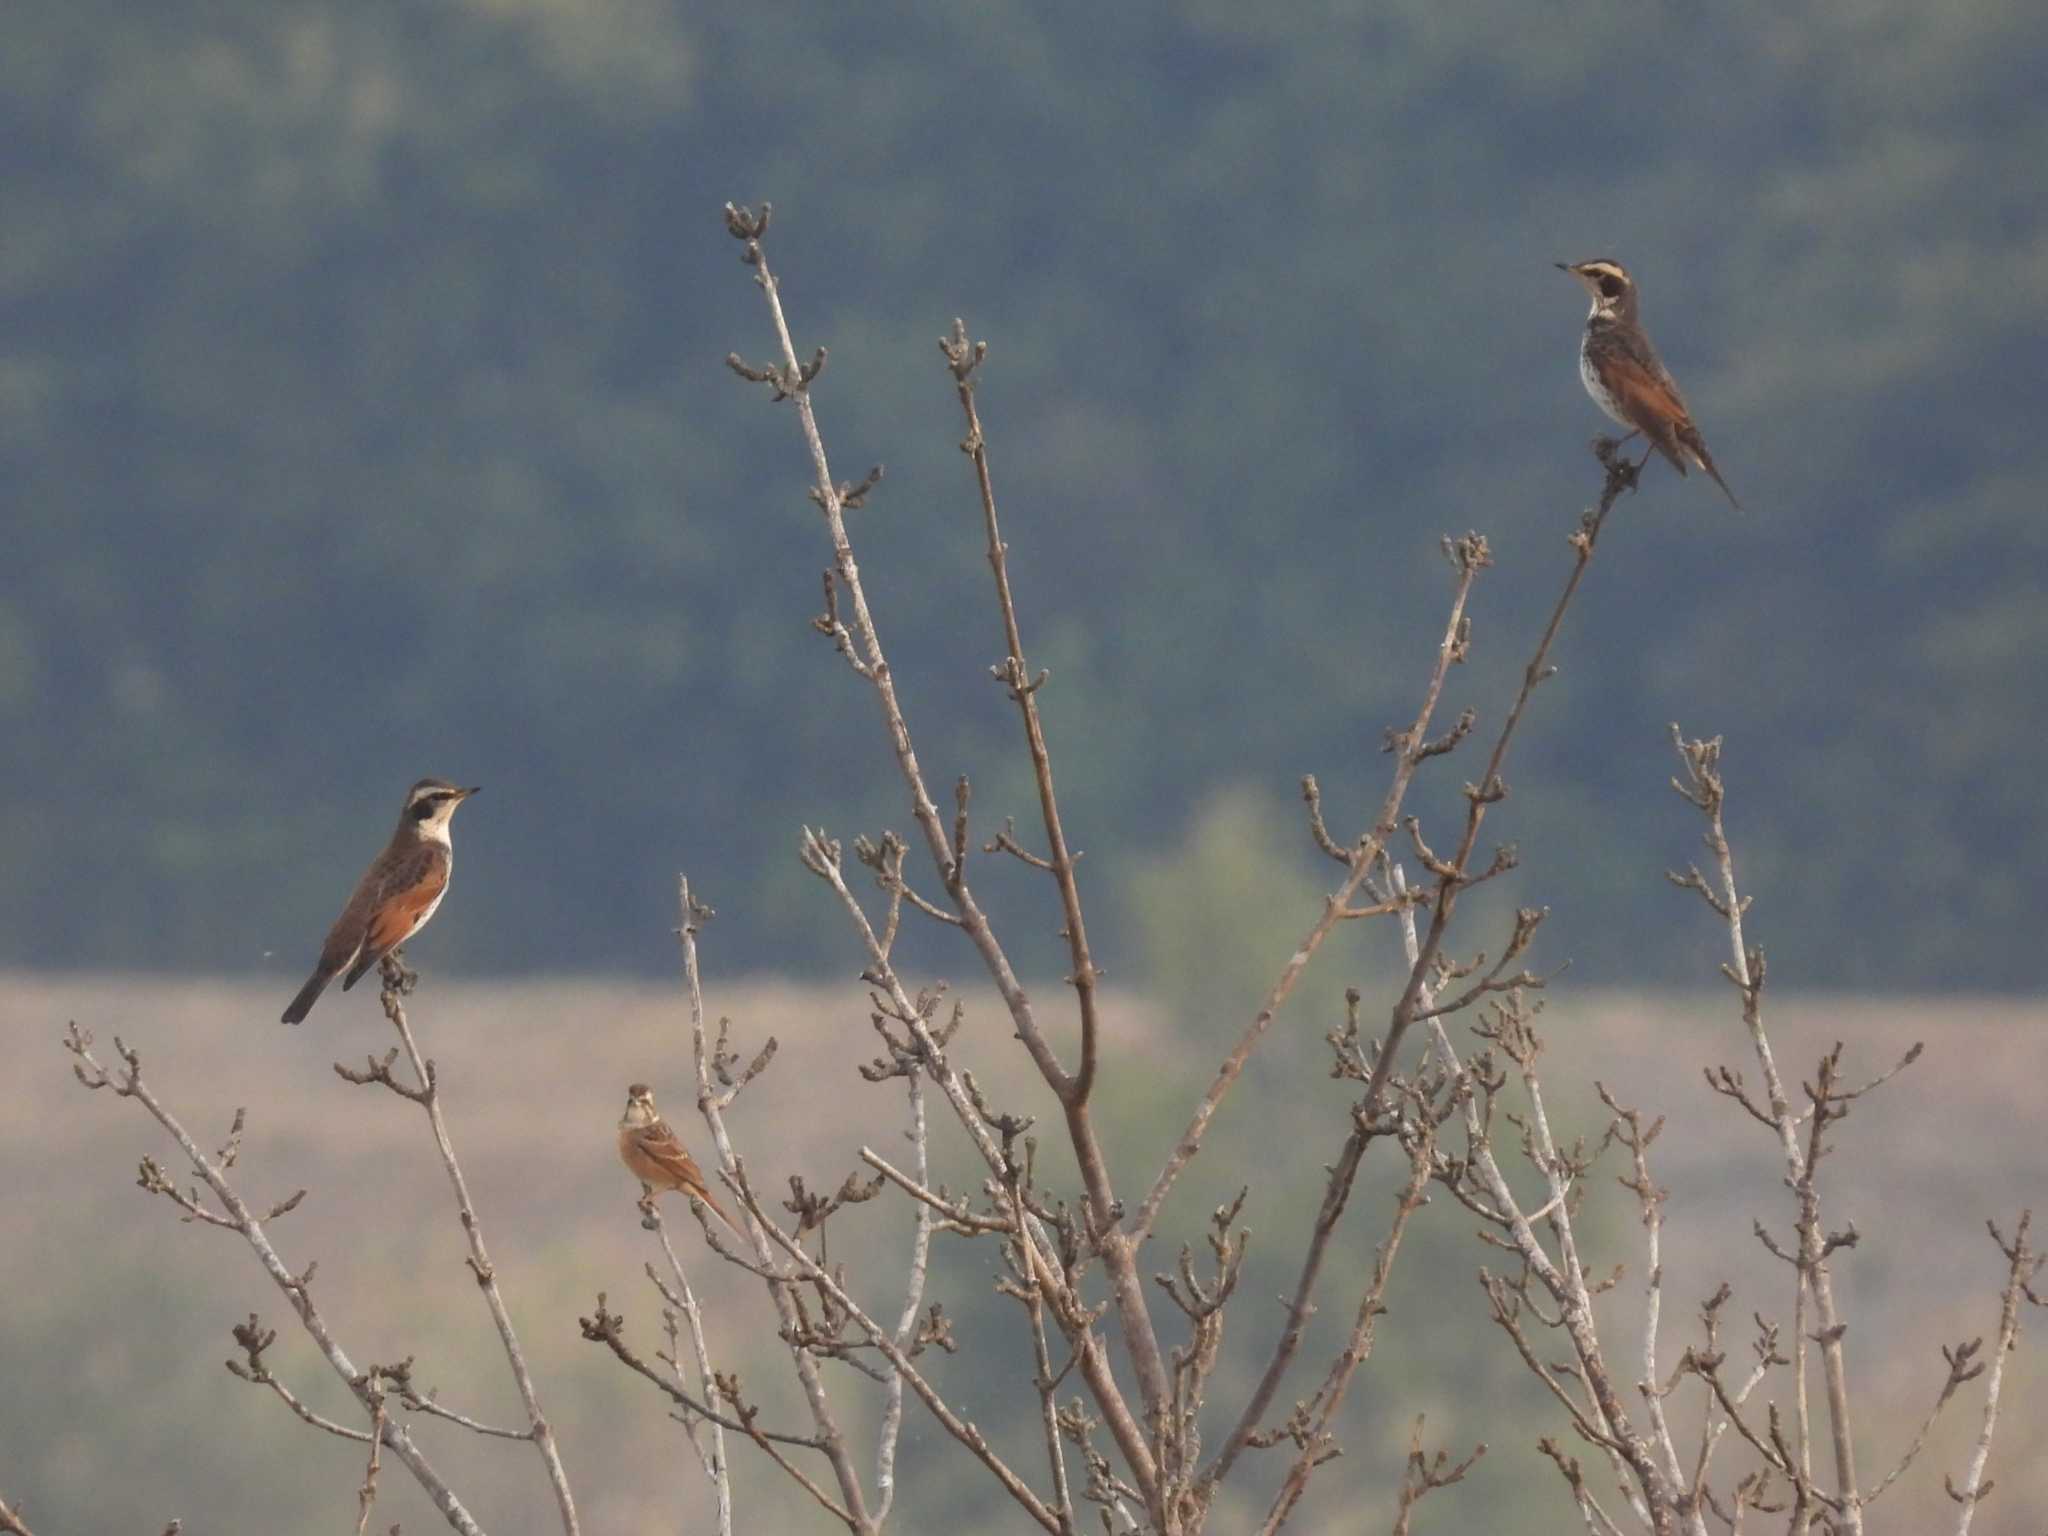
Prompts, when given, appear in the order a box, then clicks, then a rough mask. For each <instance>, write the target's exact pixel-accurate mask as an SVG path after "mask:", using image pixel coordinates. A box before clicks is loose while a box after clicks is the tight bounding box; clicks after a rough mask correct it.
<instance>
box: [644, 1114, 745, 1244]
mask: <svg viewBox="0 0 2048 1536" xmlns="http://www.w3.org/2000/svg"><path fill="white" fill-rule="evenodd" d="M619 1140H620V1150H621V1151H622V1152H624V1153H625V1161H626V1166H627V1167H628V1168H630V1169H632V1170H633V1172H634V1174H635V1175H636V1176H637V1177H638V1178H639V1179H640V1181H641V1182H642V1183H643V1184H650V1185H654V1186H656V1187H657V1188H662V1189H678V1190H681V1191H682V1192H683V1193H685V1194H690V1195H695V1196H696V1197H697V1198H698V1199H699V1200H702V1201H703V1202H704V1203H705V1204H706V1205H708V1206H710V1207H711V1209H712V1210H714V1211H716V1212H717V1213H718V1219H719V1220H720V1221H722V1222H724V1223H725V1224H726V1225H727V1226H728V1227H732V1229H733V1231H735V1232H737V1231H739V1228H738V1227H737V1226H735V1225H734V1224H733V1219H732V1218H731V1217H730V1216H728V1215H726V1213H725V1207H724V1206H722V1205H720V1204H719V1203H718V1200H717V1198H716V1197H715V1196H714V1195H713V1194H712V1193H711V1190H710V1187H709V1186H708V1185H706V1184H705V1182H704V1175H703V1173H702V1172H701V1171H700V1170H699V1169H698V1167H697V1160H696V1159H695V1158H694V1157H692V1156H690V1150H689V1148H687V1147H685V1146H684V1145H683V1143H682V1139H681V1138H680V1137H678V1136H677V1135H676V1133H675V1132H674V1131H673V1130H671V1129H670V1128H669V1123H668V1122H667V1121H666V1120H656V1121H655V1122H654V1123H653V1124H652V1125H649V1126H645V1127H643V1128H642V1129H640V1130H636V1131H626V1132H624V1133H623V1134H622V1135H621V1136H620V1138H619Z"/></svg>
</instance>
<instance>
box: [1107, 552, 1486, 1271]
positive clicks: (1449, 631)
mask: <svg viewBox="0 0 2048 1536" xmlns="http://www.w3.org/2000/svg"><path fill="white" fill-rule="evenodd" d="M1456 547H1457V549H1458V552H1459V559H1458V585H1457V590H1456V591H1455V593H1454V594H1453V595H1452V598H1451V611H1450V617H1449V619H1448V620H1447V621H1446V622H1445V624H1444V632H1443V638H1442V639H1441V640H1440V641H1439V642H1438V643H1437V649H1436V665H1435V668H1434V669H1433V670H1432V671H1431V673H1430V678H1429V683H1428V686H1427V687H1425V688H1424V689H1423V693H1422V703H1421V705H1420V706H1419V707H1418V708H1417V709H1416V712H1415V720H1414V723H1413V724H1412V725H1410V726H1409V728H1408V730H1407V732H1406V733H1405V734H1404V735H1402V736H1400V737H1398V738H1396V739H1397V741H1398V742H1399V744H1400V752H1399V754H1398V756H1397V759H1396V761H1395V764H1394V776H1393V780H1392V782H1391V783H1389V784H1388V786H1387V792H1386V796H1385V798H1384V799H1382V800H1381V802H1380V813H1379V817H1378V819H1377V820H1376V821H1374V823H1373V825H1372V829H1371V830H1370V831H1369V832H1367V833H1366V835H1365V836H1364V837H1362V838H1360V839H1359V841H1358V843H1357V845H1356V846H1355V847H1354V848H1353V849H1352V850H1351V853H1350V861H1351V862H1350V868H1349V869H1348V870H1347V871H1346V872H1345V876H1344V880H1343V883H1342V884H1340V885H1339V886H1338V887H1337V889H1336V890H1334V891H1332V892H1331V893H1330V894H1329V895H1328V896H1327V897H1325V898H1324V900H1323V911H1322V915H1321V916H1320V917H1319V918H1317V919H1316V922H1315V924H1314V926H1312V927H1311V928H1310V929H1309V931H1308V933H1307V935H1306V936H1305V937H1304V938H1303V939H1302V941H1301V943H1300V944H1299V945H1297V946H1296V947H1295V951H1294V953H1293V954H1292V955H1290V956H1289V957H1288V959H1287V963H1286V965H1284V966H1283V967H1281V970H1280V975H1279V977H1278V978H1277V979H1276V980H1275V981H1274V983H1273V985H1272V986H1271V987H1270V988H1268V989H1267V992H1266V996H1265V998H1264V1000H1263V1001H1262V1002H1261V1003H1260V1004H1259V1010H1258V1012H1257V1013H1255V1014H1253V1015H1252V1021H1251V1023H1250V1024H1248V1025H1247V1026H1246V1027H1245V1031H1244V1033H1243V1034H1242V1035H1241V1036H1240V1037H1239V1038H1238V1042H1237V1044H1236V1046H1234V1047H1233V1048H1232V1050H1231V1052H1230V1054H1229V1055H1228V1056H1226V1057H1225V1058H1224V1060H1223V1064H1222V1066H1220V1067H1219V1068H1218V1069H1217V1072H1216V1078H1215V1081H1214V1082H1212V1083H1211V1084H1210V1085H1209V1089H1208V1092H1206V1093H1205V1094H1203V1095H1202V1102H1201V1103H1200V1104H1198V1105H1197V1106H1196V1107H1195V1113H1194V1116H1193V1118H1192V1119H1190V1120H1189V1121H1188V1124H1187V1128H1186V1129H1185V1130H1184V1131H1182V1132H1181V1134H1180V1139H1179V1141H1177V1142H1176V1143H1175V1144H1174V1148H1173V1151H1172V1152H1171V1153H1170V1154H1169V1155H1168V1157H1167V1159H1166V1164H1165V1166H1164V1167H1162V1168H1161V1169H1160V1170H1159V1176H1158V1177H1157V1178H1156V1179H1154V1180H1153V1181H1152V1188H1151V1190H1150V1191H1149V1192H1148V1193H1147V1194H1146V1196H1145V1200H1144V1203H1143V1204H1142V1205H1140V1206H1139V1207H1138V1212H1137V1215H1136V1216H1134V1217H1133V1218H1132V1220H1131V1222H1130V1226H1129V1228H1128V1230H1129V1232H1130V1234H1131V1235H1132V1236H1133V1237H1135V1238H1143V1237H1144V1236H1146V1235H1147V1234H1148V1233H1150V1232H1151V1230H1152V1228H1153V1226H1154V1224H1155V1223H1157V1221H1158V1220H1159V1211H1160V1208H1161V1207H1162V1206H1163V1205H1164V1204H1165V1203H1166V1197H1167V1195H1168V1193H1169V1192H1171V1190H1172V1189H1173V1185H1174V1181H1175V1180H1176V1179H1178V1178H1179V1177H1180V1175H1181V1171H1182V1170H1183V1169H1185V1168H1186V1167H1187V1165H1188V1164H1189V1162H1191V1161H1192V1160H1193V1159H1194V1156H1195V1154H1196V1153H1197V1152H1198V1151H1200V1150H1201V1146H1202V1138H1203V1136H1205V1135H1206V1134H1207V1133H1208V1129H1209V1124H1210V1122H1211V1121H1212V1120H1213V1119H1214V1118H1215V1116H1216V1111H1217V1108H1218V1107H1219V1106H1220V1105H1221V1104H1222V1102H1223V1099H1224V1096H1225V1095H1226V1094H1228V1093H1229V1092H1230V1090H1231V1087H1232V1085H1233V1084H1235V1083H1236V1082H1237V1079H1238V1077H1239V1076H1240V1075H1241V1074H1242V1073H1243V1071H1244V1068H1245V1063H1246V1062H1248V1061H1249V1060H1251V1055H1252V1052H1253V1051H1254V1050H1255V1049H1257V1047H1258V1044H1259V1042H1260V1041H1261V1040H1262V1039H1264V1038H1265V1034H1266V1031H1267V1030H1268V1029H1270V1028H1271V1027H1272V1023H1273V1019H1274V1017H1275V1016H1276V1015H1277V1014H1278V1013H1279V1012H1280V1009H1281V1006H1282V1005H1283V1004H1284V1003H1285V1002H1286V1001H1287V999H1288V998H1289V997H1290V996H1292V995H1293V992H1294V986H1295V983H1296V982H1298V981H1300V980H1301V974H1302V972H1303V971H1305V970H1307V969H1308V963H1309V961H1310V960H1312V959H1314V958H1315V954H1316V951H1317V950H1319V949H1321V948H1322V946H1323V940H1325V939H1327V938H1328V937H1329V936H1330V932H1331V930H1332V929H1334V928H1335V927H1336V926H1337V925H1338V923H1340V922H1342V921H1343V920H1344V915H1345V913H1346V911H1347V910H1348V909H1349V908H1350V906H1351V899H1352V897H1354V896H1356V895H1357V894H1358V891H1359V888H1360V887H1361V886H1363V885H1364V884H1365V882H1366V879H1367V877H1368V876H1369V875H1370V874H1371V873H1372V867H1373V864H1374V862H1375V861H1376V860H1377V859H1378V858H1379V856H1380V853H1381V850H1382V849H1384V848H1385V846H1386V841H1387V839H1388V838H1390V837H1392V836H1393V835H1394V830H1395V828H1396V827H1397V826H1398V825H1399V824H1400V815H1401V802H1402V801H1403V799H1405V798H1406V796H1407V793H1408V785H1409V783H1410V781H1411V780H1413V778H1414V777H1415V770H1416V769H1417V768H1418V767H1420V766H1421V764H1422V763H1423V762H1424V761H1425V758H1424V756H1423V755H1422V747H1423V745H1424V738H1426V737H1427V736H1428V734H1429V724H1430V721H1431V719H1432V718H1433V717H1434V716H1435V714H1436V707H1437V701H1438V700H1439V699H1440V698H1441V697H1442V696H1443V690H1444V681H1445V679H1446V678H1448V677H1449V676H1450V670H1451V668H1452V666H1453V665H1455V664H1456V663H1457V662H1458V661H1460V660H1462V659H1463V656H1464V648H1465V633H1466V624H1465V604H1466V601H1467V600H1468V599H1469V598H1470V597H1471V595H1472V584H1473V582H1474V581H1476V580H1477V579H1478V577H1479V573H1480V571H1482V570H1484V569H1485V568H1486V566H1487V564H1488V563H1489V562H1490V559H1491V557H1490V556H1489V555H1488V554H1487V552H1486V541H1485V540H1484V539H1481V538H1479V537H1478V536H1477V535H1468V536H1467V538H1466V539H1465V540H1463V541H1460V542H1459V543H1458V544H1457V546H1456Z"/></svg>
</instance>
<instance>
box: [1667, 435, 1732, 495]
mask: <svg viewBox="0 0 2048 1536" xmlns="http://www.w3.org/2000/svg"><path fill="white" fill-rule="evenodd" d="M1679 441H1680V442H1682V443H1684V444H1685V451H1686V452H1687V453H1689V454H1691V455H1692V457H1693V462H1694V463H1696V464H1698V465H1699V467H1700V468H1701V469H1704V470H1705V471H1706V472H1707V473H1708V474H1709V475H1712V476H1713V477H1714V484H1716V485H1718V486H1719V487H1721V494H1722V495H1723V496H1726V497H1727V498H1728V505H1729V506H1731V507H1733V508H1734V509H1735V510H1736V511H1738V512H1740V511H1741V510H1742V503H1741V502H1739V501H1737V500H1736V499H1735V493H1734V492H1733V491H1731V490H1729V489H1728V482H1727V481H1726V480H1723V479H1722V478H1721V471H1720V470H1718V469H1716V468H1715V467H1714V456H1713V455H1712V454H1711V453H1709V452H1707V440H1706V439H1705V438H1703V437H1701V436H1700V434H1699V429H1698V428H1696V427H1693V426H1691V425H1690V424H1689V423H1688V425H1687V426H1686V427H1685V428H1684V429H1683V430H1681V431H1680V433H1679Z"/></svg>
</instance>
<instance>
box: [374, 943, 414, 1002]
mask: <svg viewBox="0 0 2048 1536" xmlns="http://www.w3.org/2000/svg"><path fill="white" fill-rule="evenodd" d="M377 974H378V976H379V978H380V979H381V980H382V981H383V983H384V988H385V990H386V991H389V992H396V993H397V994H398V995H399V996H400V997H410V996H412V993H413V989H414V988H416V987H417V986H418V985H419V984H420V973H419V972H418V971H416V970H414V969H413V968H412V967H411V966H409V965H407V964H406V963H405V950H404V949H403V948H402V947H401V948H398V949H394V950H392V951H391V953H390V954H388V955H386V956H385V957H384V959H383V960H382V961H381V962H380V963H379V965H378V967H377Z"/></svg>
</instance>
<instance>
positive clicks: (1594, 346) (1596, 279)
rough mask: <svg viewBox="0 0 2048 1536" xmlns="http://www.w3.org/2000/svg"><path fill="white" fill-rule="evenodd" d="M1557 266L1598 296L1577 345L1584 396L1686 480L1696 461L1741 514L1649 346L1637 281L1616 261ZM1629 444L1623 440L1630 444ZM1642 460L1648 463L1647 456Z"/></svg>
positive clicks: (1674, 385) (1666, 371) (1672, 381)
mask: <svg viewBox="0 0 2048 1536" xmlns="http://www.w3.org/2000/svg"><path fill="white" fill-rule="evenodd" d="M1557 265H1558V268H1559V270H1561V271H1565V272H1569V273H1571V275H1572V276H1573V277H1576V278H1577V279H1578V280H1579V281H1580V282H1581V283H1583V284H1585V286H1586V292H1588V293H1589V294H1591V295H1592V296H1593V309H1592V312H1591V313H1590V314H1588V315H1587V317H1586V334H1585V337H1584V339H1583V340H1581V341H1580V343H1579V377H1580V378H1581V379H1583V380H1584V381H1585V385H1586V393H1587V394H1589V395H1591V396H1592V397H1593V402H1594V403H1595V404H1596V405H1598V406H1599V407H1600V409H1601V410H1603V411H1605V412H1606V413H1607V414H1608V415H1609V416H1611V417H1613V418H1614V419H1615V420H1616V421H1618V422H1620V423H1621V424H1622V425H1623V426H1624V427H1627V428H1628V429H1629V432H1628V437H1634V436H1635V435H1636V434H1637V433H1638V432H1640V433H1642V434H1643V435H1644V436H1645V437H1647V438H1648V439H1649V440H1650V444H1651V446H1652V447H1653V448H1655V449H1656V451H1657V452H1659V453H1661V454H1663V455H1664V457H1665V458H1667V459H1669V460H1670V461H1671V465H1672V468H1674V469H1676V470H1677V471H1678V472H1679V474H1681V475H1683V474H1684V473H1686V460H1687V459H1690V460H1692V462H1693V463H1695V464H1697V465H1698V466H1699V467H1700V468H1701V469H1704V470H1705V471H1706V472H1707V473H1708V474H1709V475H1712V476H1713V477H1714V484H1716V485H1718V486H1720V487H1721V494H1722V495H1723V496H1726V497H1727V498H1728V503H1729V505H1730V506H1732V507H1734V508H1735V509H1736V510H1737V511H1740V510H1741V508H1742V503H1741V502H1739V501H1737V500H1736V499H1735V493H1734V492H1733V491H1731V490H1729V489H1728V482H1727V481H1726V480H1723V479H1722V478H1721V471H1720V470H1718V469H1716V468H1715V467H1714V456H1713V455H1712V454H1711V453H1709V452H1707V440H1706V439H1705V438H1704V437H1702V436H1700V429H1699V428H1698V427H1696V426H1694V425H1693V424H1692V412H1690V411H1689V410H1687V409H1686V407H1685V397H1684V396H1683V395H1681V394H1679V392H1678V382H1677V380H1675V379H1673V378H1672V377H1671V370H1670V369H1668V368H1666V367H1665V366H1664V363H1663V361H1662V359H1660V358H1659V357H1658V356H1657V349H1656V348H1655V347H1653V346H1651V345H1650V337H1649V333H1648V332H1647V331H1645V330H1644V329H1643V323H1642V319H1641V314H1640V307H1639V301H1638V298H1637V294H1636V284H1635V279H1634V278H1632V277H1630V276H1629V275H1628V272H1627V270H1626V269H1625V268H1624V267H1623V266H1622V265H1621V263H1620V262H1618V261H1607V260H1599V261H1581V262H1576V263H1568V262H1562V261H1560V262H1559V263H1558V264H1557ZM1628 437H1625V438H1623V439H1622V441H1623V442H1627V441H1628ZM1643 458H1644V459H1645V460H1647V459H1648V458H1649V455H1648V454H1647V453H1646V454H1644V455H1643ZM1640 467H1641V466H1640V465H1639V466H1638V468H1640Z"/></svg>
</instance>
